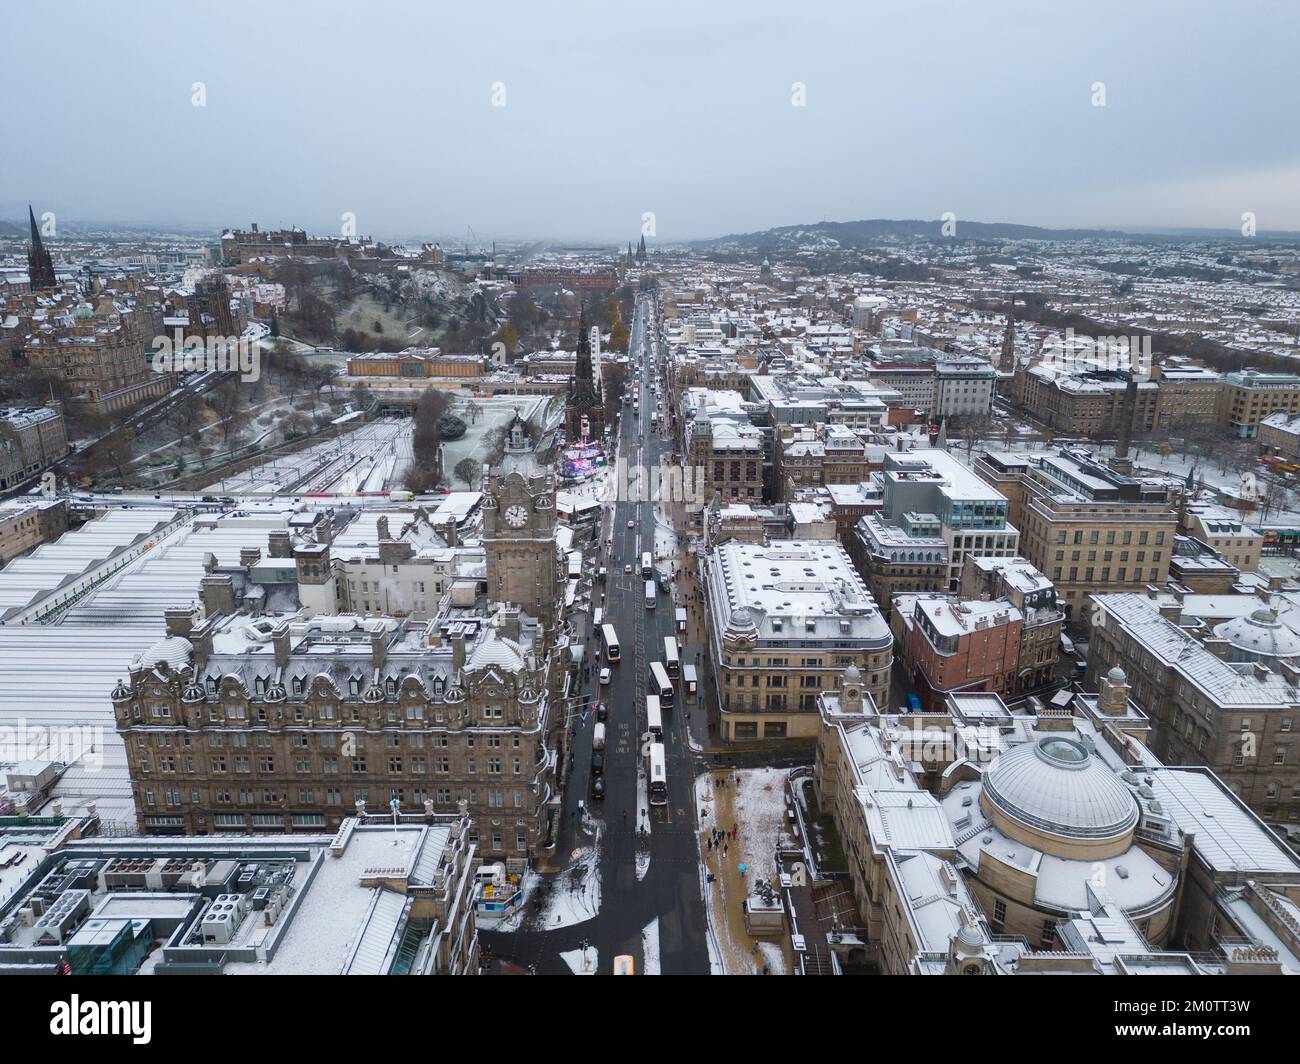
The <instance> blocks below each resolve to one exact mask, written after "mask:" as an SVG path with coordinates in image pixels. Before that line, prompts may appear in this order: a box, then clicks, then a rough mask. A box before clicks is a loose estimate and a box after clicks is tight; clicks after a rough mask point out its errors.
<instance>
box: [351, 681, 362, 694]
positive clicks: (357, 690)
mask: <svg viewBox="0 0 1300 1064" xmlns="http://www.w3.org/2000/svg"><path fill="white" fill-rule="evenodd" d="M348 693H349V694H352V695H359V694H361V677H360V676H352V677H350V678H349V679H348Z"/></svg>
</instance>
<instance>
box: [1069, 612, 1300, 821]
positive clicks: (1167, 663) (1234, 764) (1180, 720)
mask: <svg viewBox="0 0 1300 1064" xmlns="http://www.w3.org/2000/svg"><path fill="white" fill-rule="evenodd" d="M1089 615H1090V621H1091V627H1090V629H1089V637H1088V638H1089V643H1088V671H1087V679H1086V681H1085V682H1086V683H1088V684H1090V685H1097V684H1099V683H1100V680H1101V678H1102V677H1103V676H1104V675H1106V674H1107V672H1108V671H1109V670H1110V669H1112V668H1114V667H1118V668H1120V669H1122V670H1123V672H1124V674H1125V675H1126V676H1127V677H1128V678H1129V682H1130V683H1131V684H1132V688H1133V692H1132V697H1133V699H1134V701H1136V702H1137V703H1138V704H1139V705H1141V706H1142V707H1143V709H1144V710H1145V711H1146V713H1147V715H1148V716H1149V717H1150V718H1151V723H1152V729H1153V731H1152V737H1151V748H1152V750H1153V751H1154V752H1155V753H1156V754H1157V755H1158V756H1159V757H1161V758H1162V759H1164V760H1165V761H1168V762H1173V763H1177V764H1191V765H1204V766H1205V767H1207V768H1209V769H1212V770H1213V771H1214V772H1215V774H1216V775H1218V776H1219V777H1220V778H1222V780H1223V782H1224V783H1225V785H1227V786H1228V787H1229V788H1230V789H1231V790H1232V791H1233V793H1234V794H1237V795H1240V797H1241V798H1242V800H1243V801H1245V802H1246V803H1247V804H1248V805H1249V806H1250V807H1251V808H1252V809H1254V810H1255V812H1257V813H1258V814H1259V815H1260V816H1262V817H1264V818H1265V819H1267V820H1272V821H1280V822H1287V823H1293V822H1297V821H1300V744H1298V743H1297V739H1296V736H1297V734H1298V729H1297V723H1298V722H1300V603H1297V601H1296V595H1295V593H1294V592H1282V593H1279V594H1269V593H1268V592H1266V591H1264V592H1260V593H1259V594H1257V595H1250V594H1230V595H1221V594H1215V595H1188V594H1184V593H1183V592H1181V591H1177V590H1169V591H1157V590H1155V589H1152V590H1151V591H1150V592H1148V593H1147V594H1112V595H1104V594H1098V595H1096V596H1094V597H1093V599H1092V601H1091V604H1090V609H1089Z"/></svg>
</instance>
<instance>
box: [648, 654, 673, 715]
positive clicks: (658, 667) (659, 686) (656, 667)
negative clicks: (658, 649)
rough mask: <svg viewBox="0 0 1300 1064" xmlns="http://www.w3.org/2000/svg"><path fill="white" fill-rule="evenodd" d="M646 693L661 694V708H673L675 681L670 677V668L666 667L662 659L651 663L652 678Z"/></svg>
mask: <svg viewBox="0 0 1300 1064" xmlns="http://www.w3.org/2000/svg"><path fill="white" fill-rule="evenodd" d="M646 693H647V694H651V695H658V696H659V708H660V709H672V708H673V682H672V680H670V679H668V670H667V669H665V668H664V663H663V662H662V661H654V662H651V663H650V679H649V682H648V687H647V690H646Z"/></svg>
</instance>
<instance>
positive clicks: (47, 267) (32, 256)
mask: <svg viewBox="0 0 1300 1064" xmlns="http://www.w3.org/2000/svg"><path fill="white" fill-rule="evenodd" d="M27 216H28V218H30V219H31V223H32V246H31V247H30V248H29V249H28V251H27V277H28V283H29V286H30V287H31V290H32V291H33V292H35V291H36V290H37V289H40V288H53V287H54V286H55V284H57V283H58V281H57V278H55V276H54V260H53V259H51V258H50V253H49V252H48V251H47V250H46V249H45V242H44V241H42V240H41V231H40V229H39V227H38V226H37V225H36V212H35V211H34V210H32V205H31V204H30V203H29V204H27Z"/></svg>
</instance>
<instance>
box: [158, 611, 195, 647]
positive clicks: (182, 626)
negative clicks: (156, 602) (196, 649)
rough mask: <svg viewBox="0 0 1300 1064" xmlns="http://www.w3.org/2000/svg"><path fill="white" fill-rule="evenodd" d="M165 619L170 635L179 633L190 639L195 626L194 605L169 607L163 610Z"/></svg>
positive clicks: (182, 636)
mask: <svg viewBox="0 0 1300 1064" xmlns="http://www.w3.org/2000/svg"><path fill="white" fill-rule="evenodd" d="M163 619H164V620H165V621H166V623H167V634H168V635H178V636H180V637H181V638H182V639H188V638H189V634H190V632H191V631H192V630H193V628H194V607H193V606H174V607H169V608H168V609H165V610H163Z"/></svg>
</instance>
